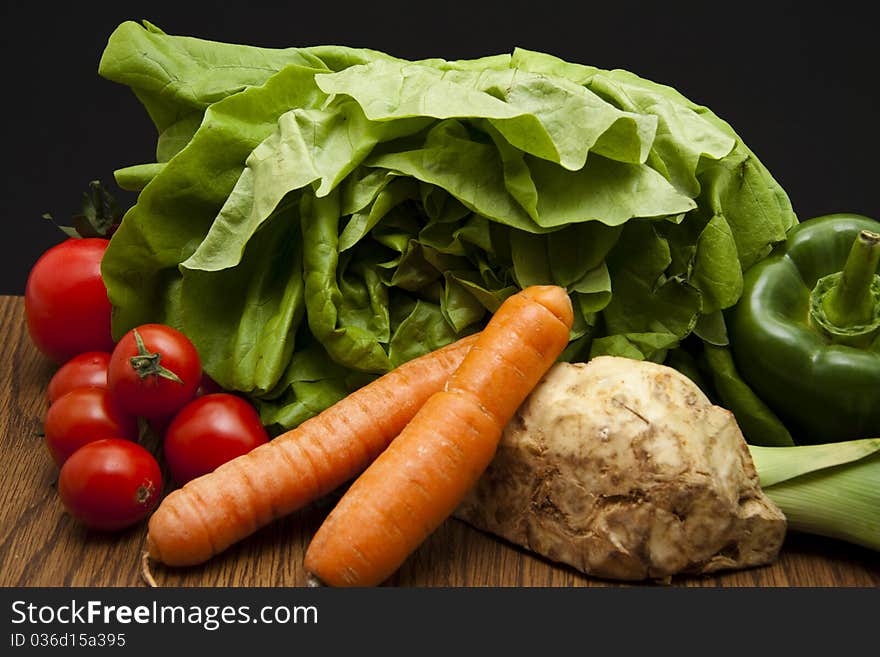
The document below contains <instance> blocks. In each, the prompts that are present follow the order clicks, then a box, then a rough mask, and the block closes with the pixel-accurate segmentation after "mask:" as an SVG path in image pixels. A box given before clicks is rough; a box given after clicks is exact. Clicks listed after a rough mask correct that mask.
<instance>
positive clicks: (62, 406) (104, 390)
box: [25, 238, 269, 531]
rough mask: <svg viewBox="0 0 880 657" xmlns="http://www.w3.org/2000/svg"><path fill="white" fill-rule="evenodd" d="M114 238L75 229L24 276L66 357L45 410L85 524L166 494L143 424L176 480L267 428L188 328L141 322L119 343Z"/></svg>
mask: <svg viewBox="0 0 880 657" xmlns="http://www.w3.org/2000/svg"><path fill="white" fill-rule="evenodd" d="M100 242H103V243H104V244H100ZM106 243H107V240H102V239H99V238H93V239H70V240H67V241H66V242H64V243H63V244H61V245H59V246H58V247H54V248H53V249H50V250H49V251H48V252H47V253H46V254H44V255H43V257H41V258H40V260H38V261H37V264H36V265H35V266H34V268H33V269H32V271H31V275H30V277H29V279H28V285H27V289H26V294H25V311H26V314H27V321H28V329H29V332H30V335H31V338H32V341H33V342H34V344H35V345H36V346H37V348H38V349H39V350H40V351H41V352H42V353H43V354H45V355H46V356H47V357H49V358H51V359H53V360H55V361H56V362H57V363H59V364H60V367H59V369H58V370H57V371H56V372H55V374H54V375H53V377H52V379H51V381H50V382H49V385H48V388H47V391H46V397H47V401H48V404H49V408H48V410H47V412H46V416H45V421H44V434H45V442H46V446H47V448H48V451H49V454H50V455H51V457H52V459H53V460H54V461H55V463H56V464H57V465H58V467H59V468H60V472H59V475H58V492H59V496H60V498H61V500H62V502H63V504H64V506H65V507H66V509H67V510H68V512H69V513H70V514H71V515H72V516H73V517H75V518H76V519H78V520H79V521H81V522H82V523H83V524H85V525H86V526H88V527H90V528H92V529H97V530H103V531H115V530H120V529H123V528H126V527H130V526H131V525H134V524H136V523H138V522H140V521H141V520H143V519H144V518H145V517H147V516H148V515H149V514H150V513H151V512H152V511H153V510H154V509H155V508H156V506H157V505H158V503H159V501H160V499H161V497H162V492H163V488H164V483H163V477H162V470H161V468H160V465H159V461H158V460H157V459H156V457H155V456H154V455H153V454H152V453H151V452H150V451H149V450H148V449H146V448H145V447H144V446H143V445H141V444H140V443H139V440H140V438H141V434H142V429H143V428H145V427H148V426H151V427H153V428H154V430H155V429H156V428H158V429H159V430H161V432H162V433H163V436H162V445H163V448H162V451H163V456H164V461H165V464H166V465H167V467H168V470H169V472H170V475H171V479H173V481H174V482H175V483H176V484H178V485H183V484H185V483H186V482H188V481H190V480H191V479H194V478H196V477H200V476H202V475H204V474H207V473H209V472H211V471H213V470H214V469H216V468H217V467H219V466H220V465H222V464H223V463H225V462H227V461H229V460H231V459H233V458H236V457H238V456H240V455H242V454H245V453H247V452H249V451H250V450H251V449H253V448H254V447H257V446H258V445H260V444H263V443H265V442H267V441H268V439H269V438H268V435H267V433H266V430H265V428H264V427H263V425H262V423H261V422H260V418H259V415H258V414H257V412H256V410H255V409H254V407H253V406H251V404H250V403H249V402H247V401H246V400H245V399H243V398H241V397H239V396H237V395H234V394H230V393H226V392H223V391H222V390H221V388H220V387H219V386H218V385H217V384H216V383H215V382H214V381H213V380H211V379H210V377H208V376H207V375H205V374H204V373H203V372H202V365H201V360H200V358H199V354H198V352H197V350H196V348H195V347H194V346H193V344H192V342H191V341H190V340H189V339H188V338H187V337H186V336H185V335H184V334H183V333H182V332H180V331H178V330H176V329H174V328H172V327H170V326H166V325H163V324H145V325H143V326H139V327H137V328H134V329H132V330H131V331H129V332H128V333H126V334H125V335H124V336H123V337H122V338H121V339H120V340H119V342H118V343H115V344H114V343H113V341H112V340H111V339H110V337H109V336H110V303H109V301H108V300H107V293H106V289H105V288H104V284H103V281H102V280H101V277H100V259H101V257H102V256H103V253H104V249H105V248H106ZM61 247H63V248H61ZM71 254H73V256H71Z"/></svg>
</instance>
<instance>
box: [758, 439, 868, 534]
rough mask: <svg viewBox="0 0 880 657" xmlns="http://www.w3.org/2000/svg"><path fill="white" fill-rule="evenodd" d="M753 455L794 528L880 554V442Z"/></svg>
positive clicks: (773, 449)
mask: <svg viewBox="0 0 880 657" xmlns="http://www.w3.org/2000/svg"><path fill="white" fill-rule="evenodd" d="M749 451H750V452H751V455H752V460H753V461H754V463H755V468H756V469H757V471H758V475H759V477H760V481H761V488H762V489H763V490H764V492H765V493H766V494H767V495H768V497H770V499H771V500H773V502H774V503H775V504H776V505H777V506H778V507H779V508H780V510H781V511H782V512H783V514H785V517H786V519H787V520H788V529H789V530H792V531H799V532H804V533H808V534H817V535H820V536H827V537H830V538H836V539H840V540H844V541H848V542H850V543H855V544H857V545H862V546H864V547H867V548H870V549H873V550H880V438H867V439H863V440H851V441H847V442H841V443H829V444H822V445H802V446H797V447H759V446H755V445H749Z"/></svg>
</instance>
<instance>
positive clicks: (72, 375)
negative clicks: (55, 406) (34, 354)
mask: <svg viewBox="0 0 880 657" xmlns="http://www.w3.org/2000/svg"><path fill="white" fill-rule="evenodd" d="M109 366H110V354H109V353H107V352H106V351H87V352H86V353H84V354H80V355H79V356H74V357H73V358H71V359H70V360H69V361H67V362H66V363H64V365H62V366H61V367H60V368H59V369H58V371H57V372H55V375H54V376H53V377H52V379H51V380H50V381H49V387H48V389H47V390H46V397H47V398H48V399H49V403H50V404H52V403H54V402H55V400H56V399H58V398H59V397H61V396H62V395H65V394H67V393H68V392H70V391H71V390H73V389H74V388H106V387H107V368H108V367H109Z"/></svg>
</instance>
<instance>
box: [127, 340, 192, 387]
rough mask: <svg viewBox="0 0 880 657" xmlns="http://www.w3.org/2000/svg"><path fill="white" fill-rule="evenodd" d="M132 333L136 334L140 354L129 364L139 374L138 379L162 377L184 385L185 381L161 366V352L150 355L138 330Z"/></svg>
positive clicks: (130, 359) (131, 359)
mask: <svg viewBox="0 0 880 657" xmlns="http://www.w3.org/2000/svg"><path fill="white" fill-rule="evenodd" d="M132 333H133V334H134V341H135V344H137V348H138V353H137V356H132V357H131V358H129V359H128V362H129V363H131V366H132V368H134V371H135V372H137V375H138V378H140V379H146V378H147V377H148V376H161V377H162V378H163V379H169V380H170V381H174V382H175V383H179V384H181V385H183V379H181V378H180V377H179V376H177V375H176V374H175V373H174V372H172V371H171V370H169V369H168V368H167V367H163V366H162V365H160V364H159V361H161V360H162V354H160V353H159V352H155V353H150V352H149V351H147V347H146V345H145V344H144V339H143V338H142V337H141V334H140V333H138V332H137V329H134V330H133V331H132Z"/></svg>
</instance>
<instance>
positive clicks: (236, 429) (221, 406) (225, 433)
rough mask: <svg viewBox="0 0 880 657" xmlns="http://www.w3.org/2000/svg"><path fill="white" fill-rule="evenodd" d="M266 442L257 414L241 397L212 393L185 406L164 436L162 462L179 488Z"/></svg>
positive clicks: (263, 429)
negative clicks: (164, 461)
mask: <svg viewBox="0 0 880 657" xmlns="http://www.w3.org/2000/svg"><path fill="white" fill-rule="evenodd" d="M268 441H269V436H268V434H267V433H266V429H265V428H264V427H263V425H262V423H261V422H260V416H259V415H258V414H257V411H256V410H255V409H254V407H253V406H251V405H250V404H249V403H248V402H247V401H245V400H244V399H242V398H241V397H237V396H235V395H230V394H228V393H222V392H221V393H215V394H212V395H205V396H204V397H199V398H198V399H196V400H195V401H192V402H190V403H189V404H187V405H186V406H185V407H184V408H183V410H181V411H180V412H179V413H178V414H177V415H176V416H175V418H174V420H173V421H172V422H171V424H170V425H169V427H168V430H167V431H166V432H165V460H166V462H167V464H168V468H169V469H170V471H171V477H172V479H174V481H175V482H177V483H178V484H180V485H181V486H182V485H183V484H185V483H186V482H188V481H190V480H191V479H195V478H196V477H200V476H202V475H203V474H207V473H209V472H213V471H214V470H216V469H217V468H218V467H220V466H221V465H223V464H224V463H226V462H227V461H231V460H232V459H234V458H236V457H237V456H241V455H242V454H247V453H248V452H249V451H251V450H252V449H254V448H255V447H258V446H260V445H262V444H264V443H266V442H268Z"/></svg>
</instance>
